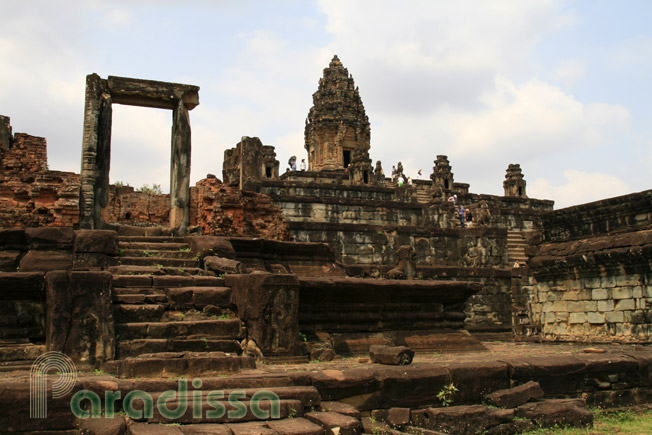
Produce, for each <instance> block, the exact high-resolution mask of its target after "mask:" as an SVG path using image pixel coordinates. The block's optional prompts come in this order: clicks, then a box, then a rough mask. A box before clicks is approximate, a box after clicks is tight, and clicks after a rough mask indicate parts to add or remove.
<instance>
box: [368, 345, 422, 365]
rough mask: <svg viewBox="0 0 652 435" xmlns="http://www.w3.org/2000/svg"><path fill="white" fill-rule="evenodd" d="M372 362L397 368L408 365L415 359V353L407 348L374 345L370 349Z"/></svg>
mask: <svg viewBox="0 0 652 435" xmlns="http://www.w3.org/2000/svg"><path fill="white" fill-rule="evenodd" d="M369 357H370V358H371V362H374V363H378V364H390V365H397V366H404V365H408V364H410V363H411V362H412V358H414V351H413V350H412V349H410V348H409V347H405V346H382V345H373V346H371V347H370V348H369Z"/></svg>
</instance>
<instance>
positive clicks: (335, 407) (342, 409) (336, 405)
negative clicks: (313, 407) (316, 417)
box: [319, 402, 360, 420]
mask: <svg viewBox="0 0 652 435" xmlns="http://www.w3.org/2000/svg"><path fill="white" fill-rule="evenodd" d="M319 410H320V411H332V412H337V413H338V414H343V415H348V416H349V417H353V418H355V419H357V420H360V411H358V409H357V408H356V407H355V406H352V405H349V404H348V403H342V402H321V404H320V405H319Z"/></svg>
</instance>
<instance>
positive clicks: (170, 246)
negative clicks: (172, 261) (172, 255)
mask: <svg viewBox="0 0 652 435" xmlns="http://www.w3.org/2000/svg"><path fill="white" fill-rule="evenodd" d="M118 247H119V248H120V249H124V250H128V249H136V250H140V251H142V250H148V251H149V250H152V251H155V250H168V251H173V250H176V251H181V250H184V249H188V248H189V245H188V244H187V243H177V242H161V243H155V242H118Z"/></svg>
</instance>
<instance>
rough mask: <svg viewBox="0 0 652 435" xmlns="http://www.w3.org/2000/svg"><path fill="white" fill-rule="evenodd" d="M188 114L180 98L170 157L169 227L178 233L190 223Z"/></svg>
mask: <svg viewBox="0 0 652 435" xmlns="http://www.w3.org/2000/svg"><path fill="white" fill-rule="evenodd" d="M190 143H191V142H190V115H189V114H188V109H187V108H186V106H185V104H184V103H183V101H182V100H179V102H178V103H177V107H176V108H175V109H174V113H173V124H172V156H171V159H170V227H171V228H174V229H176V230H177V231H178V233H179V234H180V235H183V234H185V233H186V228H187V227H188V225H189V223H190Z"/></svg>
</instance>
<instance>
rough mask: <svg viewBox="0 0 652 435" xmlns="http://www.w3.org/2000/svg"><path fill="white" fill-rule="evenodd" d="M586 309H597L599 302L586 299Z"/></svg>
mask: <svg viewBox="0 0 652 435" xmlns="http://www.w3.org/2000/svg"><path fill="white" fill-rule="evenodd" d="M583 305H584V311H597V310H598V302H597V301H584V302H583Z"/></svg>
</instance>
